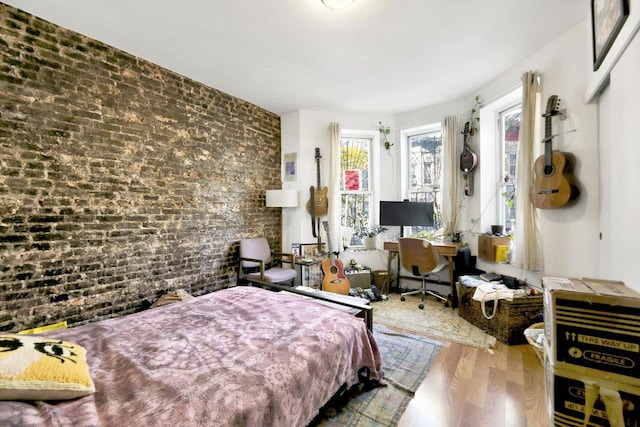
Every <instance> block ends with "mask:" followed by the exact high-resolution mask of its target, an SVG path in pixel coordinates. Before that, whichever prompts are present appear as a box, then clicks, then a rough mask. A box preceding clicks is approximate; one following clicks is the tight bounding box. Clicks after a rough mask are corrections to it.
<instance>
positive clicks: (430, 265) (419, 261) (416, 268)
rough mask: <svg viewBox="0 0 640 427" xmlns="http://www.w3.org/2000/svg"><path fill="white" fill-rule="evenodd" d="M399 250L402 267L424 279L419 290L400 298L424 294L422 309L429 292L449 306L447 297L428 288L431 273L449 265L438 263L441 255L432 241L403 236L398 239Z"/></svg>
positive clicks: (421, 303) (402, 299)
mask: <svg viewBox="0 0 640 427" xmlns="http://www.w3.org/2000/svg"><path fill="white" fill-rule="evenodd" d="M398 252H399V253H400V264H401V265H402V267H403V268H404V269H405V270H407V271H410V272H411V274H413V275H414V276H419V277H420V278H421V279H422V286H421V288H420V289H419V290H417V291H410V292H404V293H402V294H400V300H401V301H404V299H405V298H404V297H405V296H406V295H413V294H418V293H419V294H422V301H421V302H420V305H419V306H418V307H419V308H420V309H421V310H422V309H423V308H424V296H425V295H426V294H429V295H433V296H434V297H436V298H438V299H440V300H442V301H444V302H445V306H448V305H449V301H448V299H447V298H445V297H443V296H442V295H438V294H437V293H435V292H432V291H430V290H428V289H427V278H428V277H429V275H430V274H434V273H437V272H439V271H441V270H442V269H443V268H444V267H446V266H447V264H446V263H438V261H439V260H440V256H439V255H438V252H437V251H436V249H435V248H434V247H433V246H432V245H431V243H429V242H428V241H427V240H424V239H416V238H413V237H401V238H400V239H399V240H398ZM438 281H439V280H438Z"/></svg>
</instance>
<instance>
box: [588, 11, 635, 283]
mask: <svg viewBox="0 0 640 427" xmlns="http://www.w3.org/2000/svg"><path fill="white" fill-rule="evenodd" d="M638 3H640V2H638ZM632 6H633V5H632ZM638 6H640V4H639V5H638ZM598 104H599V105H598V106H599V118H598V122H599V123H600V128H599V132H598V137H599V140H600V147H599V153H600V159H601V163H600V182H601V184H600V185H601V191H602V194H603V197H602V203H601V211H602V215H601V224H600V230H601V232H602V236H603V237H602V241H601V243H600V254H601V256H600V275H601V276H602V277H605V278H611V279H616V280H622V281H624V282H625V283H626V284H627V285H628V286H630V287H632V288H634V289H636V290H638V291H640V279H639V278H638V270H636V269H635V268H634V265H635V263H636V262H637V258H636V257H635V255H636V253H637V250H638V247H637V244H638V239H640V225H639V224H638V215H639V214H640V196H639V193H638V187H639V186H640V167H638V162H637V160H638V159H640V137H639V136H638V135H640V131H639V130H638V117H639V116H640V36H638V34H636V36H635V37H634V38H633V39H632V41H631V43H630V44H629V46H628V47H627V49H626V50H625V52H624V55H623V56H622V57H621V58H620V60H619V61H618V62H617V63H616V65H615V67H613V69H612V71H611V75H610V83H609V87H608V88H605V90H604V92H603V93H602V95H601V96H600V98H599V100H598Z"/></svg>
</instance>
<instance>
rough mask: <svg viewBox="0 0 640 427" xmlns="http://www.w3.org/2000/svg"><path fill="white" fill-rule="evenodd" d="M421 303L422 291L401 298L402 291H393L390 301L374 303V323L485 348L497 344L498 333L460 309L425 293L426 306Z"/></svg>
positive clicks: (487, 348)
mask: <svg viewBox="0 0 640 427" xmlns="http://www.w3.org/2000/svg"><path fill="white" fill-rule="evenodd" d="M418 304H420V295H407V297H406V301H400V295H399V294H391V295H389V299H388V300H387V301H378V302H374V303H372V305H373V323H374V324H376V325H385V326H388V327H391V328H394V329H399V330H402V331H407V332H412V333H415V334H419V335H424V336H427V337H431V338H434V339H437V340H445V341H450V342H456V343H460V344H465V345H468V346H471V347H476V348H480V349H483V350H489V349H491V348H493V347H494V346H495V344H496V339H495V337H492V336H491V335H489V334H487V333H486V332H484V331H483V330H482V329H480V328H477V327H476V326H474V325H472V324H471V323H469V322H468V321H466V320H465V319H463V318H462V317H460V316H458V310H457V309H455V310H453V309H451V307H445V306H444V304H443V303H442V302H437V301H436V299H435V298H434V297H432V296H428V297H425V300H424V309H423V310H420V309H419V308H418Z"/></svg>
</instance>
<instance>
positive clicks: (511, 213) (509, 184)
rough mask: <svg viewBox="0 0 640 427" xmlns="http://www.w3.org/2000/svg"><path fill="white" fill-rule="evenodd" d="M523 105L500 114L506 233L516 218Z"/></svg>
mask: <svg viewBox="0 0 640 427" xmlns="http://www.w3.org/2000/svg"><path fill="white" fill-rule="evenodd" d="M520 116H521V107H520V106H519V105H518V106H516V107H514V108H511V109H509V110H507V111H505V112H503V113H501V114H500V129H501V131H500V133H501V139H502V141H501V143H502V165H503V168H504V169H503V174H502V176H503V177H504V182H503V184H502V185H503V188H502V191H501V194H502V199H503V200H502V201H503V203H502V206H503V210H502V212H503V214H502V221H503V225H504V230H505V233H506V234H510V233H512V232H513V228H514V226H515V220H516V206H515V202H516V185H515V184H516V155H517V152H518V143H519V141H520Z"/></svg>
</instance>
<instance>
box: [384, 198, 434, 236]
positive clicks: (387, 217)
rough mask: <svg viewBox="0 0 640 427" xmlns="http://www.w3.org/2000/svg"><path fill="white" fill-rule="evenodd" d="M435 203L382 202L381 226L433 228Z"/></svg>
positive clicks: (401, 232)
mask: <svg viewBox="0 0 640 427" xmlns="http://www.w3.org/2000/svg"><path fill="white" fill-rule="evenodd" d="M433 213H434V212H433V202H410V201H409V200H403V201H401V202H393V201H380V225H398V226H400V227H401V228H400V235H401V236H402V235H403V234H404V233H403V228H402V227H410V226H414V227H415V226H433V225H434V222H433Z"/></svg>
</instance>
